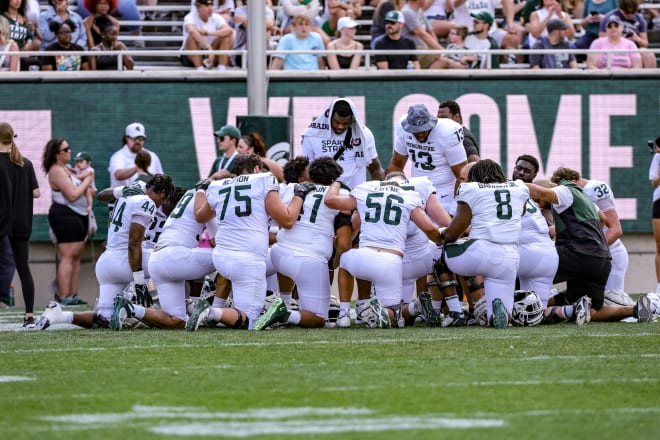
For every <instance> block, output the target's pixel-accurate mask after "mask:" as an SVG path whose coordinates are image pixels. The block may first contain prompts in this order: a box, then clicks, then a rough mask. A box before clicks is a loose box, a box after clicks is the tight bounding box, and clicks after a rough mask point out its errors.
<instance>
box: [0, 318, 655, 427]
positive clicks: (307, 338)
mask: <svg viewBox="0 0 660 440" xmlns="http://www.w3.org/2000/svg"><path fill="white" fill-rule="evenodd" d="M21 320H22V317H21V315H20V314H19V313H18V311H8V312H7V311H4V312H1V313H0V329H2V330H3V331H2V332H0V341H2V342H1V343H0V438H3V439H12V440H13V439H35V438H39V439H59V438H61V439H90V438H103V439H122V440H127V439H133V438H139V439H152V438H200V437H207V438H212V437H215V438H223V437H227V438H267V439H283V438H295V439H308V438H319V439H330V438H332V439H336V438H341V439H361V440H369V439H379V440H383V439H401V438H404V436H407V437H408V438H409V439H439V438H442V439H471V438H487V439H511V438H521V439H553V440H556V439H569V438H575V439H578V438H579V439H591V438H607V439H627V438H643V439H647V438H649V439H650V438H660V423H659V421H660V384H659V381H660V322H653V323H648V324H637V323H610V324H600V323H591V324H589V325H587V326H584V327H577V326H575V325H572V324H560V325H555V326H544V327H536V328H509V329H506V330H494V329H487V328H472V327H471V328H455V329H439V328H437V329H429V328H426V327H414V328H406V329H391V330H367V329H359V328H352V329H332V330H330V329H328V330H312V331H307V330H301V329H281V330H272V331H265V332H259V333H257V332H246V331H232V330H221V329H213V330H211V329H201V330H200V331H198V332H196V333H186V332H185V331H160V330H128V331H122V332H119V333H117V332H111V331H109V330H107V331H106V330H82V329H80V330H72V329H71V328H70V327H66V326H57V325H55V326H53V327H51V328H49V329H48V330H46V331H43V332H36V331H23V330H22V329H19V327H20V325H19V324H18V322H19V321H21Z"/></svg>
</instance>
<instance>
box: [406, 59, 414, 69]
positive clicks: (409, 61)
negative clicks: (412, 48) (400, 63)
mask: <svg viewBox="0 0 660 440" xmlns="http://www.w3.org/2000/svg"><path fill="white" fill-rule="evenodd" d="M406 69H408V70H415V63H413V61H412V60H408V64H407V65H406Z"/></svg>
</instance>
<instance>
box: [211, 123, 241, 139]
mask: <svg viewBox="0 0 660 440" xmlns="http://www.w3.org/2000/svg"><path fill="white" fill-rule="evenodd" d="M213 134H214V135H215V136H217V137H223V136H229V137H231V138H234V139H240V138H241V130H239V129H238V128H236V127H234V126H233V125H225V126H224V127H222V128H221V129H220V130H218V131H216V132H215V133H213Z"/></svg>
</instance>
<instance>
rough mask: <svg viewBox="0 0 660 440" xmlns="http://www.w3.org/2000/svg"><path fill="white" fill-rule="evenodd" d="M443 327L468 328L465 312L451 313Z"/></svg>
mask: <svg viewBox="0 0 660 440" xmlns="http://www.w3.org/2000/svg"><path fill="white" fill-rule="evenodd" d="M442 326H443V327H466V326H467V319H466V318H465V313H464V312H449V314H448V315H447V316H445V319H444V320H443V321H442Z"/></svg>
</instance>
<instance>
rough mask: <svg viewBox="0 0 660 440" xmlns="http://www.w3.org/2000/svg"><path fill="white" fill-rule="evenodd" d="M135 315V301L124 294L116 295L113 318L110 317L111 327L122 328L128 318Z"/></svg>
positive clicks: (116, 329)
mask: <svg viewBox="0 0 660 440" xmlns="http://www.w3.org/2000/svg"><path fill="white" fill-rule="evenodd" d="M133 315H134V311H133V303H131V302H130V301H129V300H127V299H126V298H124V296H123V295H117V296H115V300H114V309H113V311H112V318H110V328H111V329H112V330H115V331H119V330H121V329H122V327H123V326H124V322H125V321H126V319H127V318H132V317H133Z"/></svg>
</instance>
